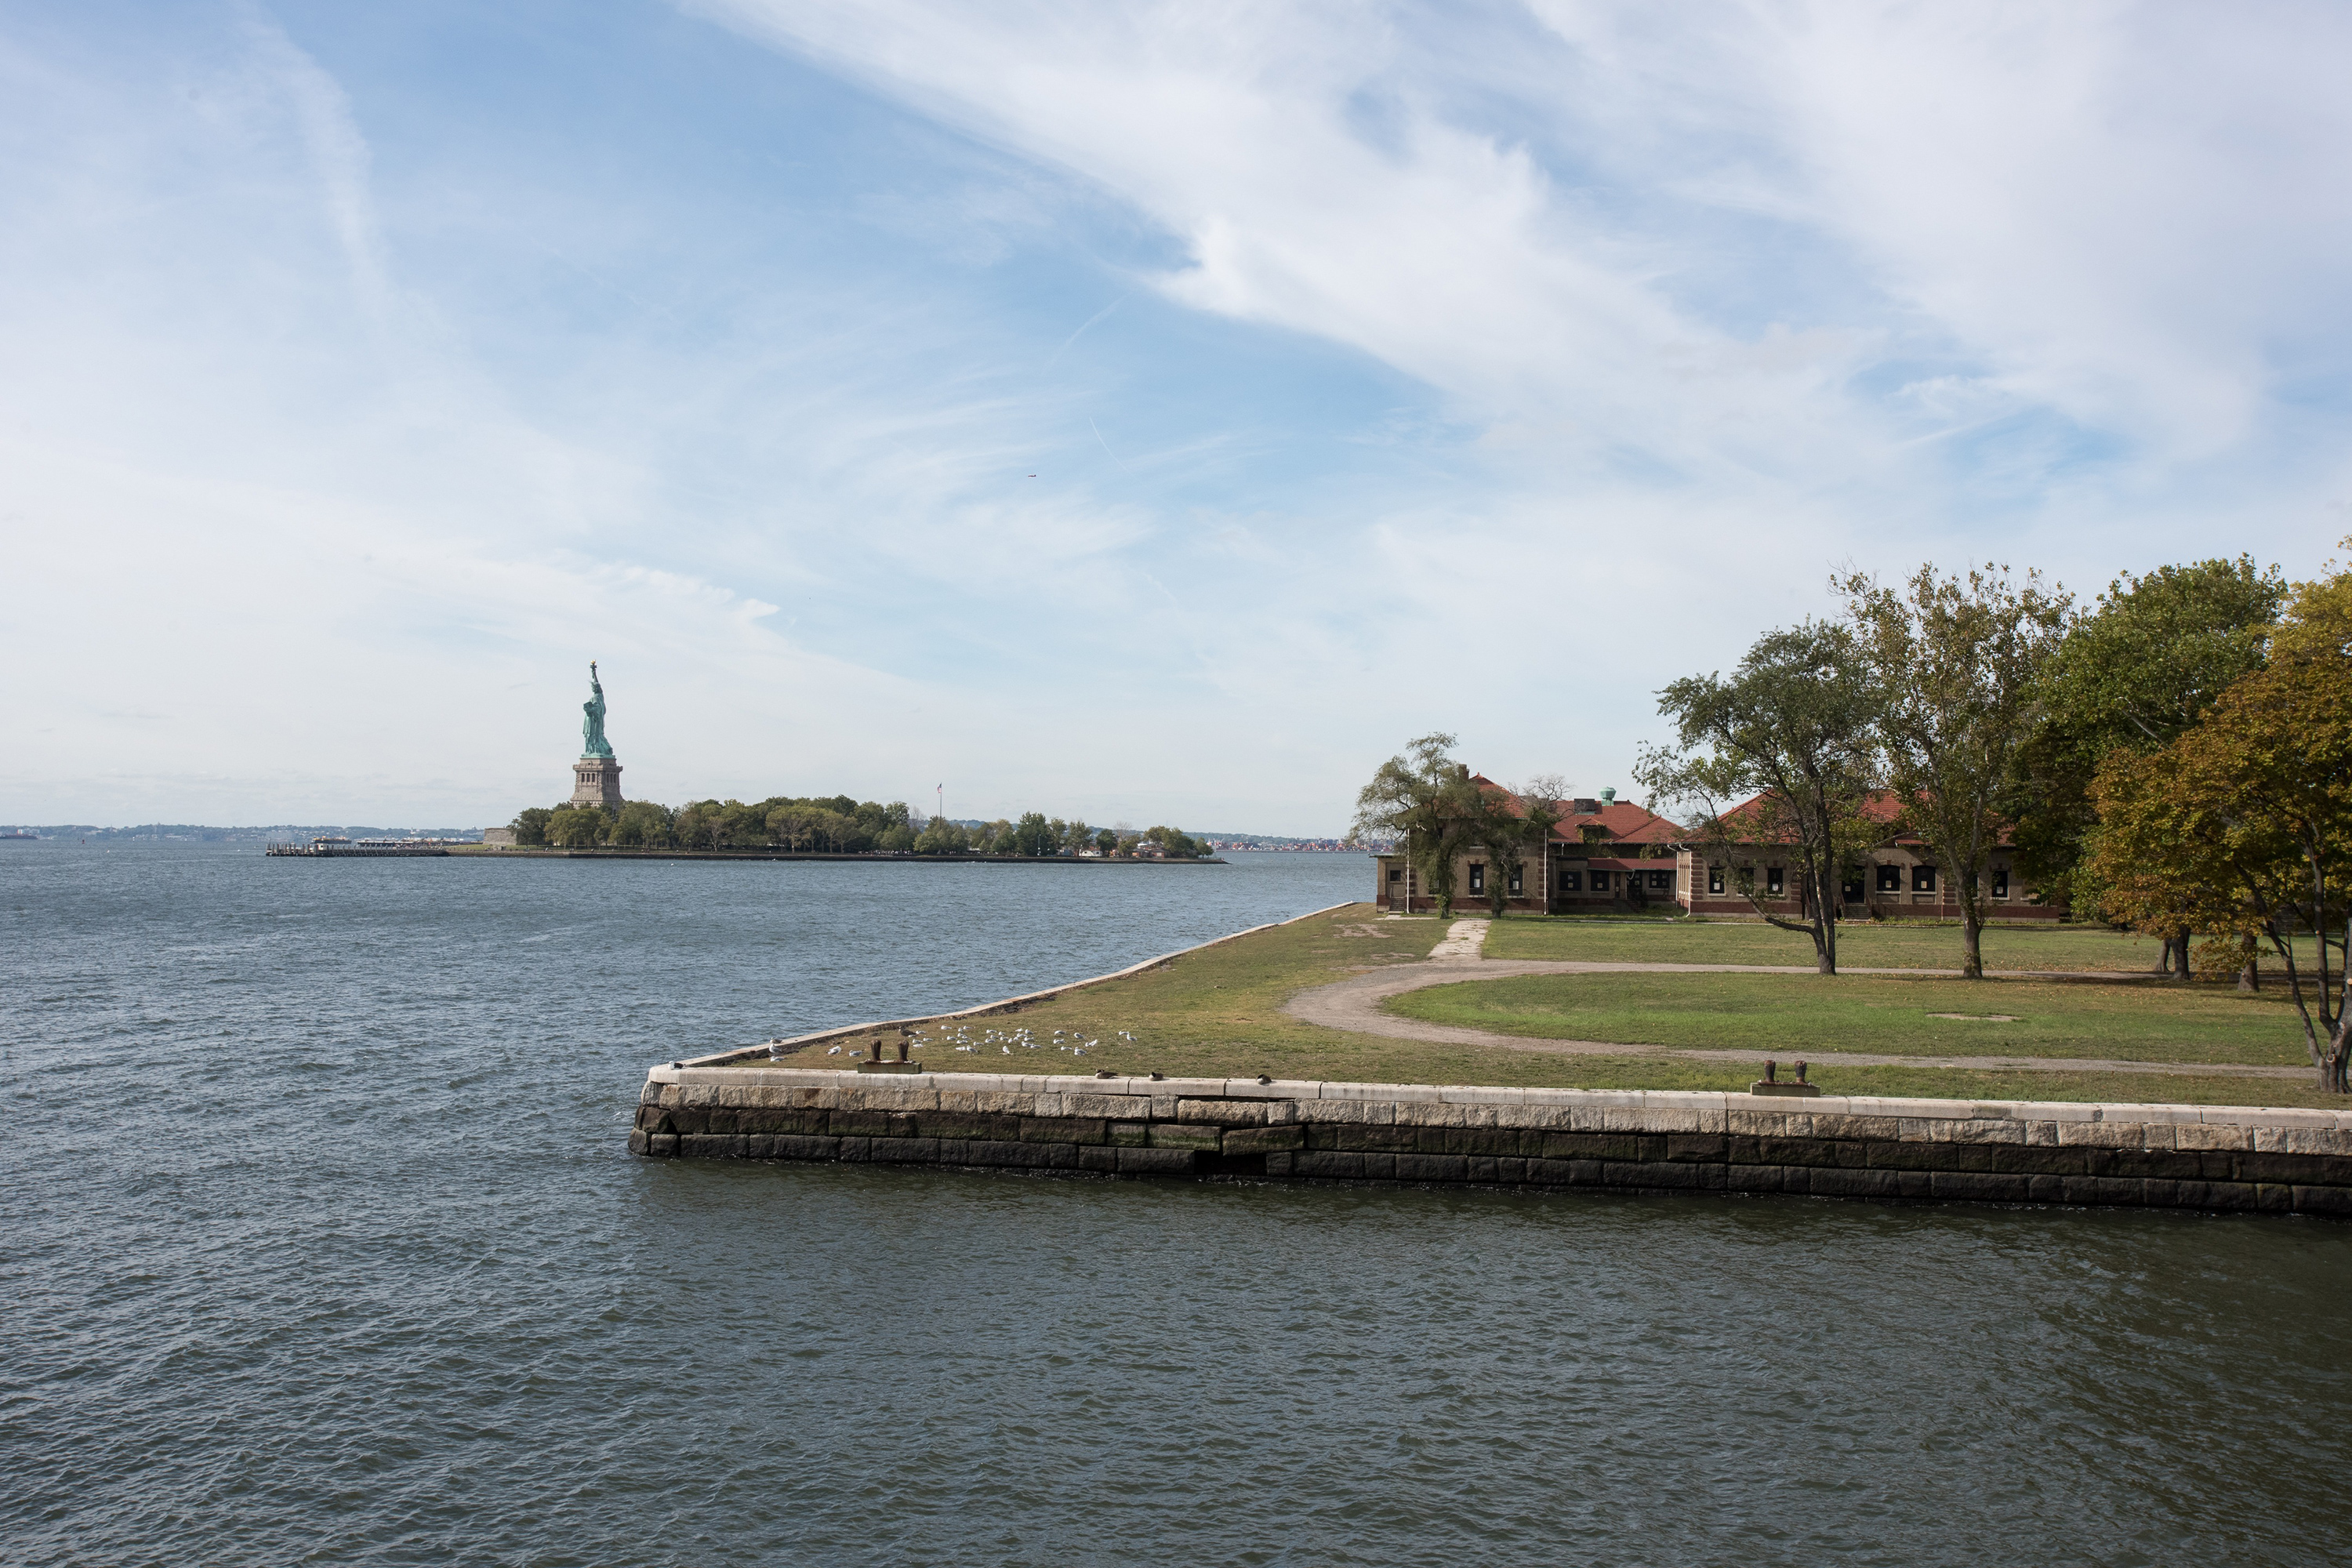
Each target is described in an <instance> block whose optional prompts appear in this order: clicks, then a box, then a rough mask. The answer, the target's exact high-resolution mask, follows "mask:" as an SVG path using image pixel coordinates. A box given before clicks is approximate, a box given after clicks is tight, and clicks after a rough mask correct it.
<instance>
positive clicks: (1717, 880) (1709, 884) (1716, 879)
mask: <svg viewBox="0 0 2352 1568" xmlns="http://www.w3.org/2000/svg"><path fill="white" fill-rule="evenodd" d="M1706 890H1707V891H1708V892H1710V893H1719V892H1721V891H1723V868H1722V867H1720V866H1709V867H1708V868H1706Z"/></svg>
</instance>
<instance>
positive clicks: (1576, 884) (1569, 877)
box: [1559, 871, 1584, 893]
mask: <svg viewBox="0 0 2352 1568" xmlns="http://www.w3.org/2000/svg"><path fill="white" fill-rule="evenodd" d="M1583 885H1584V873H1583V872H1581V871H1562V872H1561V873H1560V874H1559V890H1560V891H1561V892H1563V893H1573V892H1575V891H1577V890H1578V889H1580V888H1582V887H1583Z"/></svg>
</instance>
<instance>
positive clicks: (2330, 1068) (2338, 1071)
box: [2319, 1019, 2352, 1094]
mask: <svg viewBox="0 0 2352 1568" xmlns="http://www.w3.org/2000/svg"><path fill="white" fill-rule="evenodd" d="M2319 1088H2320V1090H2321V1092H2322V1093H2325V1094H2352V1038H2347V1037H2346V1034H2345V1029H2344V1024H2343V1021H2342V1020H2341V1019H2338V1020H2337V1021H2336V1038H2335V1039H2334V1040H2333V1041H2331V1042H2330V1043H2329V1045H2328V1047H2327V1059H2326V1060H2325V1061H2323V1062H2321V1063H2320V1064H2319Z"/></svg>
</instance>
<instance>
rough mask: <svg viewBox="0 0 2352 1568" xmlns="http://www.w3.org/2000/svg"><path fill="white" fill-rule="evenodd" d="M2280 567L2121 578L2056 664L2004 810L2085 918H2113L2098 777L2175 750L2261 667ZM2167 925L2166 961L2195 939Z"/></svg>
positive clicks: (2045, 884)
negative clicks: (2126, 761) (2101, 851)
mask: <svg viewBox="0 0 2352 1568" xmlns="http://www.w3.org/2000/svg"><path fill="white" fill-rule="evenodd" d="M2286 594H2287V586H2286V581H2285V579H2284V577H2283V576H2281V574H2279V570H2278V568H2277V567H2275V566H2273V567H2271V568H2269V569H2268V570H2262V569H2258V568H2257V567H2256V566H2255V564H2254V563H2253V560H2252V557H2250V556H2243V555H2242V556H2240V557H2239V558H2238V559H2237V560H2235V561H2225V560H2219V559H2216V560H2210V561H2199V562H2195V563H2191V564H2189V565H2186V566H2162V567H2158V569H2157V570H2156V571H2154V572H2151V573H2148V574H2147V575H2145V576H2139V577H2135V576H2133V575H2132V574H2129V573H2126V574H2123V575H2122V576H2120V577H2118V578H2116V580H2115V582H2113V583H2112V584H2109V585H2108V587H2107V591H2106V592H2105V594H2102V595H2100V596H2099V598H2098V600H2097V601H2096V606H2095V609H2094V610H2093V611H2092V612H2091V613H2090V614H2088V615H2085V616H2081V617H2080V618H2078V619H2077V620H2075V621H2074V624H2073V625H2072V626H2070V627H2069V628H2068V630H2067V632H2066V636H2065V639H2064V640H2063V642H2061V643H2060V644H2059V647H2058V650H2057V653H2056V654H2055V656H2054V657H2053V658H2052V659H2051V661H2050V664H2049V667H2048V668H2047V669H2046V670H2045V671H2044V673H2043V677H2042V689H2041V691H2040V693H2039V694H2038V695H2039V705H2040V708H2041V714H2040V718H2039V720H2038V721H2037V723H2036V725H2035V728H2034V731H2033V732H2032V735H2031V736H2029V737H2028V739H2027V740H2026V742H2025V743H2024V745H2023V746H2022V747H2021V748H2020V750H2019V752H2018V755H2017V762H2016V765H2015V768H2014V770H2013V773H2012V777H2011V782H2010V784H2009V786H2008V788H2007V790H2006V791H2005V794H2004V797H2003V802H2002V814H2003V815H2004V816H2007V817H2008V818H2009V820H2011V822H2014V823H2015V824H2017V829H2016V835H2017V856H2018V866H2019V868H2020V869H2021V871H2022V872H2023V873H2024V874H2025V875H2026V876H2027V877H2029V878H2030V879H2032V882H2033V883H2034V885H2035V886H2036V887H2038V888H2040V889H2042V892H2043V894H2044V896H2046V897H2054V898H2058V899H2062V900H2063V901H2064V902H2065V903H2066V905H2067V906H2068V907H2069V908H2070V909H2072V910H2075V911H2076V912H2077V913H2079V914H2084V915H2090V914H2095V913H2101V912H2107V911H2106V910H2105V900H2104V898H2103V896H2102V889H2101V886H2100V884H2099V881H2098V879H2097V878H2096V877H2095V875H2093V874H2092V866H2093V850H2094V848H2095V846H2094V843H2093V839H2094V837H2095V834H2096V830H2097V821H2098V813H2097V811H2096V808H2095V805H2094V804H2093V800H2092V779H2093V775H2094V774H2095V773H2096V772H2097V771H2098V768H2099V764H2100V763H2103V762H2104V761H2105V760H2106V758H2107V757H2108V756H2109V754H2111V753H2112V752H2115V751H2116V750H2117V749H2122V750H2125V751H2128V752H2134V753H2143V752H2152V751H2156V750H2158V749H2159V748H2161V747H2164V746H2167V745H2169V744H2171V743H2172V742H2174V741H2175V740H2177V739H2179V737H2180V735H2181V734H2182V733H2183V732H2184V731H2187V730H2188V729H2189V726H2190V725H2192V724H2194V723H2196V722H2197V721H2198V719H2199V718H2200V716H2201V715H2202V714H2203V713H2204V711H2205V710H2206V709H2207V708H2208V707H2209V706H2210V704H2211V703H2212V701H2213V700H2214V699H2215V698H2217V697H2219V696H2220V695H2221V692H2222V691H2223V690H2224V689H2227V688H2228V687H2229V686H2230V685H2231V683H2232V682H2234V681H2236V680H2237V679H2240V678H2241V677H2242V676H2244V675H2247V674H2250V673H2252V671H2253V670H2256V669H2259V668H2262V666H2263V661H2264V659H2265V658H2266V657H2267V647H2268V639H2269V637H2270V633H2271V631H2272V628H2273V626H2275V625H2276V623H2277V621H2278V616H2279V611H2280V607H2281V606H2282V605H2284V603H2285V600H2286ZM2157 929H2160V930H2162V931H2165V932H2166V933H2167V934H2166V940H2165V949H2164V951H2165V962H2164V963H2163V965H2162V967H2164V968H2168V969H2169V968H2172V967H2174V964H2173V959H2174V955H2175V954H2176V953H2177V954H2178V956H2179V965H2178V967H2179V973H2180V974H2181V976H2182V978H2184V979H2185V978H2187V977H2188V973H2189V964H2188V951H2187V948H2188V942H2187V939H2186V936H2185V934H2183V933H2182V932H2181V931H2179V929H2178V928H2177V927H2175V926H2169V925H2168V926H2162V927H2159V928H2157Z"/></svg>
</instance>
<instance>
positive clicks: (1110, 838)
mask: <svg viewBox="0 0 2352 1568" xmlns="http://www.w3.org/2000/svg"><path fill="white" fill-rule="evenodd" d="M1095 853H1097V855H1105V856H1108V855H1115V854H1117V853H1118V834H1117V833H1116V832H1114V831H1113V830H1112V829H1110V828H1108V827H1106V828H1103V829H1101V830H1100V831H1099V832H1097V834H1096V835H1095Z"/></svg>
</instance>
